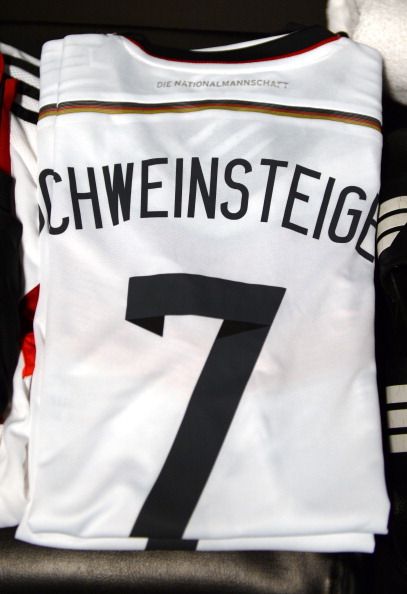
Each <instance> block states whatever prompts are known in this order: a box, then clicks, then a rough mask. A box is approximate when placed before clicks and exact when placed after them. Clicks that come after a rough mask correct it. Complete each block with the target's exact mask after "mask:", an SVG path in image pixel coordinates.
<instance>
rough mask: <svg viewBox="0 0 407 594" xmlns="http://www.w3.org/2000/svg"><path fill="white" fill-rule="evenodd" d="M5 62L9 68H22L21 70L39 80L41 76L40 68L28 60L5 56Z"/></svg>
mask: <svg viewBox="0 0 407 594" xmlns="http://www.w3.org/2000/svg"><path fill="white" fill-rule="evenodd" d="M3 57H4V62H5V63H6V64H7V66H16V67H17V68H21V70H25V71H26V72H29V73H30V74H33V75H34V76H36V77H37V78H39V76H40V68H39V66H36V65H35V64H32V63H31V62H27V61H26V60H22V59H21V58H16V57H15V56H10V55H9V54H3Z"/></svg>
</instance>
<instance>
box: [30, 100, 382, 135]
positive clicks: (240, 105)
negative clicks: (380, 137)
mask: <svg viewBox="0 0 407 594" xmlns="http://www.w3.org/2000/svg"><path fill="white" fill-rule="evenodd" d="M208 109H224V110H227V111H245V112H257V113H264V114H266V115H276V116H287V117H294V118H306V119H319V120H330V121H334V122H343V123H345V124H354V125H358V126H367V127H368V128H373V129H374V130H377V131H378V132H380V131H381V123H380V121H379V120H377V119H376V118H373V117H371V116H367V115H363V114H358V113H351V112H344V111H336V110H328V109H319V108H315V107H301V106H292V105H279V104H276V103H259V102H252V101H227V100H224V101H219V100H212V101H209V100H204V101H183V102H177V103H154V104H151V103H131V102H121V103H116V102H111V101H65V102H63V103H59V104H49V105H44V106H43V107H42V108H41V109H40V115H39V119H40V120H41V119H44V118H46V117H49V116H59V115H68V114H73V113H87V112H88V113H100V114H108V115H115V114H135V115H138V114H142V115H152V114H163V113H190V112H196V111H202V110H208Z"/></svg>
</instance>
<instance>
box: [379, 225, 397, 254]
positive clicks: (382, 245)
mask: <svg viewBox="0 0 407 594" xmlns="http://www.w3.org/2000/svg"><path fill="white" fill-rule="evenodd" d="M397 235H398V231H394V233H390V234H389V235H385V236H384V237H382V238H381V239H379V241H378V242H377V255H378V256H380V255H381V254H382V252H384V250H387V248H389V247H390V246H391V244H392V243H393V241H394V240H395V239H396V237H397Z"/></svg>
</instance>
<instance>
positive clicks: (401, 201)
mask: <svg viewBox="0 0 407 594" xmlns="http://www.w3.org/2000/svg"><path fill="white" fill-rule="evenodd" d="M401 208H407V196H397V197H396V198H390V200H386V201H385V202H382V204H380V206H379V219H380V218H381V217H382V216H383V215H386V214H389V213H390V212H393V211H395V210H400V209H401Z"/></svg>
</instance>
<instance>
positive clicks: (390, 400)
mask: <svg viewBox="0 0 407 594" xmlns="http://www.w3.org/2000/svg"><path fill="white" fill-rule="evenodd" d="M386 400H387V404H395V403H397V402H407V385H406V384H401V385H398V386H387V387H386Z"/></svg>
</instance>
